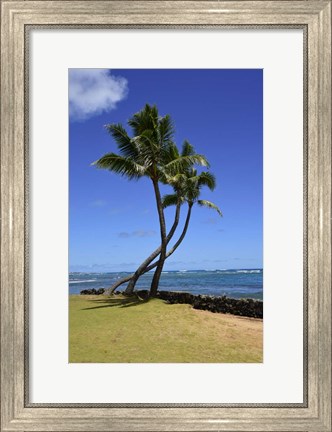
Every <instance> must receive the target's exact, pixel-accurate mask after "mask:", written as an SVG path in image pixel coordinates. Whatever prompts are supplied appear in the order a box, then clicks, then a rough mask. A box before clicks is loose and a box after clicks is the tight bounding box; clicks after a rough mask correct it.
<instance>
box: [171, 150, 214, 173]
mask: <svg viewBox="0 0 332 432" xmlns="http://www.w3.org/2000/svg"><path fill="white" fill-rule="evenodd" d="M195 164H197V165H203V166H209V163H208V161H207V159H206V158H205V156H202V155H199V154H195V155H191V156H180V157H178V158H177V159H175V160H173V161H171V162H169V163H168V164H166V165H165V170H166V171H168V172H169V173H171V174H177V173H179V172H185V171H186V170H188V168H191V167H192V166H193V165H195Z"/></svg>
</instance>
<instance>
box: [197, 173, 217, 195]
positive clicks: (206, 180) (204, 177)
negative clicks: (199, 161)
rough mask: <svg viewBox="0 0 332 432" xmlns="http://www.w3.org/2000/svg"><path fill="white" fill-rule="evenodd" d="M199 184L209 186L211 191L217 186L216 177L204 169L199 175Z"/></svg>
mask: <svg viewBox="0 0 332 432" xmlns="http://www.w3.org/2000/svg"><path fill="white" fill-rule="evenodd" d="M198 186H207V187H208V188H209V189H210V190H211V191H213V190H214V189H215V188H216V178H215V176H214V175H213V174H212V173H210V172H209V171H203V172H201V173H200V174H199V176H198Z"/></svg>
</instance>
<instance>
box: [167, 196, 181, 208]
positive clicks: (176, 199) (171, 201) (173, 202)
mask: <svg viewBox="0 0 332 432" xmlns="http://www.w3.org/2000/svg"><path fill="white" fill-rule="evenodd" d="M179 200H180V201H181V198H180V197H179V196H178V195H177V194H166V195H164V196H163V197H162V205H163V208H166V207H169V206H172V205H177V204H178V202H179Z"/></svg>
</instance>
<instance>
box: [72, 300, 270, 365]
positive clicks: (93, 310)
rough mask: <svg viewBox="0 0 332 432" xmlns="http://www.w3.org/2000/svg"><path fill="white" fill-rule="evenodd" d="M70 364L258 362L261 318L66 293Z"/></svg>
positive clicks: (158, 302)
mask: <svg viewBox="0 0 332 432" xmlns="http://www.w3.org/2000/svg"><path fill="white" fill-rule="evenodd" d="M69 361H70V363H244V362H246V363H247V362H250V363H258V362H262V361H263V322H262V320H258V319H252V318H242V317H236V316H233V315H225V314H213V313H211V312H207V311H198V310H194V309H192V308H191V306H189V305H184V304H183V305H182V304H175V305H169V304H167V303H165V302H164V301H163V300H158V299H153V300H150V301H149V302H141V301H138V300H137V299H126V298H120V297H115V298H108V297H106V296H80V295H77V296H70V299H69Z"/></svg>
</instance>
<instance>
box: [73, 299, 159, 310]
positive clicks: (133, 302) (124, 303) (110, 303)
mask: <svg viewBox="0 0 332 432" xmlns="http://www.w3.org/2000/svg"><path fill="white" fill-rule="evenodd" d="M149 300H150V299H149V298H147V299H141V298H139V297H137V296H132V297H126V298H113V297H106V298H104V299H94V300H89V301H91V302H92V303H93V304H95V305H96V306H92V307H88V308H83V309H81V310H90V309H102V308H108V307H119V308H128V307H132V306H137V305H141V304H144V303H147V302H148V301H149ZM100 303H102V304H100Z"/></svg>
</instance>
